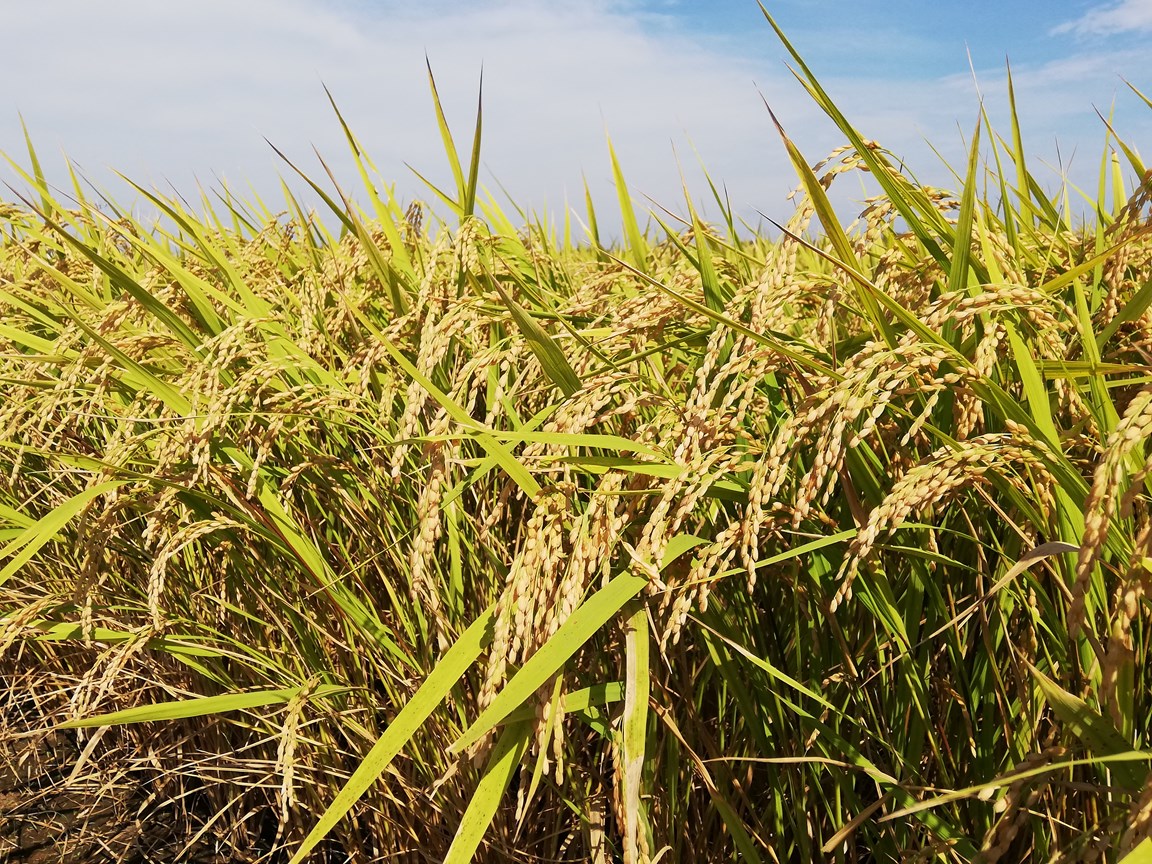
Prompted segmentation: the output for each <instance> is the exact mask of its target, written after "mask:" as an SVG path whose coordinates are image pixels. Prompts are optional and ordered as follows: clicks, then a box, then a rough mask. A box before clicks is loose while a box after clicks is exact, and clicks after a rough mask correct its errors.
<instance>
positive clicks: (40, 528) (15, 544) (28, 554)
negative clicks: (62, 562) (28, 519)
mask: <svg viewBox="0 0 1152 864" xmlns="http://www.w3.org/2000/svg"><path fill="white" fill-rule="evenodd" d="M126 482H127V481H126V480H107V481H105V482H104V483H98V484H97V485H95V486H91V487H89V488H88V489H85V490H84V491H83V492H80V493H78V494H76V495H73V496H72V497H71V498H69V499H67V500H66V501H64V502H63V503H62V504H58V505H57V506H56V507H54V508H53V509H52V511H51V512H50V513H48V514H47V515H46V516H43V517H41V518H40V519H37V520H36V521H35V522H34V523H32V524H31V525H29V526H28V527H27V528H25V529H24V530H23V531H22V532H21V533H20V534H19V535H17V537H16V539H14V540H12V541H11V542H9V543H8V544H7V545H5V546H4V547H3V548H2V549H0V560H3V559H4V558H7V557H8V556H9V555H11V556H12V560H11V561H9V562H8V563H7V564H5V565H4V567H3V569H0V586H2V585H3V584H4V583H5V582H7V581H8V580H9V579H10V578H12V575H13V574H14V573H16V571H17V570H19V569H20V568H21V567H23V566H24V565H25V564H27V563H28V562H29V561H30V560H32V556H34V555H35V554H36V553H37V552H39V551H40V549H41V548H43V546H44V545H45V544H47V543H50V542H51V541H52V540H54V539H56V536H57V535H58V534H59V533H60V530H61V529H62V528H63V527H64V526H65V525H67V524H68V523H69V522H71V521H72V520H73V519H74V518H76V516H78V515H79V514H80V513H81V511H83V510H84V508H86V507H87V506H88V505H89V504H91V503H92V502H93V501H94V500H96V498H98V497H99V496H101V495H103V494H105V493H106V492H111V491H112V490H114V489H118V488H120V487H121V486H123V485H124V484H125V483H126Z"/></svg>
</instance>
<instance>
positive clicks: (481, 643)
mask: <svg viewBox="0 0 1152 864" xmlns="http://www.w3.org/2000/svg"><path fill="white" fill-rule="evenodd" d="M494 620H495V618H494V614H493V607H489V608H488V609H487V610H485V612H484V613H483V614H481V615H480V616H479V617H478V618H477V619H476V620H475V621H473V622H472V625H471V626H470V627H469V628H468V629H467V630H465V631H464V633H462V634H461V636H460V638H459V639H457V640H456V643H455V644H454V645H453V646H452V647H451V648H449V649H448V651H447V652H446V653H445V654H444V656H443V657H441V658H440V659H439V661H437V663H436V665H435V667H433V669H432V671H431V672H429V673H428V677H427V678H425V679H424V683H422V684H421V685H420V688H419V689H418V690H417V691H416V692H415V693H414V694H413V695H412V698H411V699H409V700H408V702H407V703H406V704H405V705H404V707H403V708H402V709H400V713H399V714H397V715H396V718H395V719H394V720H393V721H392V722H391V723H389V724H388V728H387V729H385V730H384V734H383V735H381V736H380V739H379V740H378V741H377V742H376V743H375V744H374V745H373V747H372V749H371V750H369V751H368V753H367V755H366V756H365V757H364V759H363V760H362V761H361V762H360V765H359V766H357V768H356V770H355V771H354V772H353V774H352V776H351V777H349V778H348V782H347V783H345V784H344V786H343V787H342V788H341V789H340V791H339V793H337V795H336V797H335V798H334V799H333V800H332V803H331V804H329V805H328V809H327V810H325V811H324V813H323V814H322V815H321V816H320V819H319V820H318V821H317V823H316V825H315V826H314V827H313V828H312V830H311V831H310V832H309V833H308V836H307V837H305V838H304V841H303V842H302V843H301V844H300V846H299V847H298V848H297V850H296V852H295V854H293V856H292V860H291V862H290V864H300V862H301V861H303V860H304V859H305V858H306V857H307V855H308V854H309V853H310V852H311V851H312V850H313V849H315V848H316V845H317V844H318V843H320V842H321V841H322V840H323V839H324V838H325V837H327V836H328V833H329V832H330V831H331V830H332V828H333V827H334V826H335V825H336V823H337V822H339V821H340V820H341V819H343V818H344V815H345V814H346V813H347V812H348V811H349V810H351V809H352V806H353V805H354V804H355V803H356V802H357V801H359V800H360V798H361V796H362V795H363V794H364V793H365V792H366V791H367V790H368V787H370V786H371V785H372V784H373V783H375V782H376V780H377V779H378V778H379V777H380V775H381V774H383V773H384V771H385V769H387V767H388V766H389V765H390V764H391V762H392V760H393V759H394V758H395V757H396V755H397V754H398V753H399V752H400V751H401V750H402V749H403V748H404V747H405V746H406V745H407V744H408V742H409V741H411V740H412V737H413V736H414V735H415V734H416V732H417V730H419V728H420V727H421V726H422V725H424V721H425V720H427V719H428V716H429V715H430V714H431V713H432V712H433V711H434V710H436V707H437V706H438V705H439V704H440V703H441V702H443V701H444V698H445V697H446V696H447V695H448V693H449V691H450V690H451V689H452V688H453V687H454V686H455V685H456V682H457V681H459V680H460V677H461V676H462V675H463V674H464V673H465V672H466V671H467V670H468V668H469V667H470V666H471V665H472V664H473V663H475V662H476V659H477V658H478V657H479V656H480V652H481V651H483V650H484V648H485V646H487V645H488V643H489V642H490V641H491V640H492V624H493V622H494Z"/></svg>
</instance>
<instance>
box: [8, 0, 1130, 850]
mask: <svg viewBox="0 0 1152 864" xmlns="http://www.w3.org/2000/svg"><path fill="white" fill-rule="evenodd" d="M765 15H766V17H767V13H765ZM768 22H769V24H770V25H771V27H773V28H776V25H775V23H774V22H773V21H772V19H771V18H770V17H769V18H768ZM776 32H777V34H778V36H779V38H780V39H781V40H782V41H783V43H784V45H785V46H786V47H787V48H788V50H789V51H791V52H792V55H793V60H794V64H795V69H796V73H797V77H798V79H799V80H800V82H801V83H802V84H803V86H804V87H806V88H807V90H808V92H809V93H810V95H811V97H812V98H813V99H814V100H815V102H816V103H817V104H818V105H819V107H820V108H821V109H822V110H823V111H825V112H826V113H827V114H828V115H829V116H830V117H831V118H832V119H833V120H834V121H835V123H836V124H837V126H838V128H839V129H840V131H841V132H842V134H843V136H844V138H845V145H844V146H843V147H842V148H841V149H839V150H838V151H836V152H835V153H834V154H832V156H830V157H829V158H828V159H827V160H825V161H823V162H820V163H818V164H815V165H812V164H811V163H810V162H809V161H808V158H807V157H806V156H805V155H804V154H802V153H801V152H800V150H799V149H798V148H797V146H796V145H795V144H794V143H793V142H792V141H791V140H790V139H789V138H788V137H787V135H786V133H785V130H784V127H783V125H782V124H778V126H779V128H780V134H781V136H782V140H783V141H784V143H785V146H786V150H787V153H788V154H789V157H790V158H791V160H792V163H793V165H794V167H795V169H796V172H797V175H798V178H799V186H798V190H797V195H796V197H795V201H796V209H795V213H794V215H793V216H792V217H791V219H790V220H789V221H788V222H787V224H785V225H781V226H777V227H778V231H776V232H774V233H773V234H772V235H771V236H768V235H760V236H756V237H754V238H751V239H749V238H748V237H747V235H746V234H745V236H744V237H741V236H740V234H739V233H738V231H737V228H738V227H739V226H738V224H737V223H738V220H737V219H736V217H735V214H734V213H733V211H732V210H731V208H730V207H729V205H728V203H727V201H726V199H725V198H724V197H723V195H721V194H716V195H715V198H716V206H717V208H718V212H719V213H721V214H722V224H719V225H714V224H710V223H708V222H706V221H705V220H704V219H703V218H702V217H701V215H700V214H699V213H698V211H697V210H696V208H695V206H694V205H693V203H692V199H691V197H690V196H686V200H685V203H684V209H683V210H682V211H681V215H680V216H679V217H673V216H671V215H668V214H669V212H671V211H664V212H663V215H661V214H651V218H650V220H649V225H650V227H649V229H648V230H644V229H642V228H641V226H640V218H641V217H638V215H637V212H636V210H635V209H634V206H633V203H632V200H631V196H630V195H629V192H628V188H627V184H626V182H625V179H624V177H625V175H624V166H621V165H620V164H619V163H618V162H617V160H616V157H615V154H614V153H613V154H612V155H611V162H612V169H613V173H614V176H615V178H616V186H617V191H618V193H619V214H618V218H619V220H620V223H621V225H622V226H623V240H622V241H621V242H620V243H619V244H618V245H611V244H605V243H603V242H602V241H601V239H600V232H599V229H598V227H597V226H598V225H599V224H602V222H603V219H600V220H599V221H598V218H597V213H596V212H595V210H594V208H593V206H592V203H591V199H590V198H589V199H588V204H587V208H586V211H585V212H584V213H583V214H582V218H583V221H584V222H585V223H586V224H587V226H588V232H587V235H588V236H587V237H576V236H574V233H573V231H572V228H571V220H566V221H565V223H564V226H563V229H562V230H560V229H559V228H558V227H557V226H555V225H549V224H546V223H542V222H536V223H527V224H519V222H522V221H523V220H522V219H520V217H519V216H516V219H517V220H518V221H514V220H513V217H512V216H510V215H509V214H508V213H507V212H506V211H505V210H504V209H503V208H502V207H501V206H500V205H499V203H498V202H497V201H496V199H494V198H493V197H491V196H488V195H487V194H486V193H484V192H483V190H482V189H481V188H480V186H479V184H478V171H479V152H480V142H481V137H482V136H481V129H482V124H481V119H480V114H479V112H478V113H477V117H476V123H475V127H474V131H473V134H472V143H471V150H470V152H469V154H468V157H467V160H465V159H463V158H461V153H460V151H459V150H458V149H457V147H456V144H455V142H454V139H453V137H452V135H451V133H450V131H449V124H448V121H447V118H446V117H445V116H444V114H443V112H442V111H441V108H440V103H439V99H438V97H437V95H436V90H435V85H434V82H432V79H431V71H430V73H429V81H430V84H431V85H432V96H433V105H434V107H435V110H436V113H437V118H438V120H439V124H440V129H441V132H442V135H443V140H444V149H445V153H446V155H447V158H448V160H449V164H450V167H451V169H452V176H453V182H454V186H453V187H452V188H450V189H447V190H444V189H435V188H433V189H430V196H431V198H432V199H433V200H434V201H435V202H436V203H435V207H432V206H428V205H426V204H424V203H421V202H411V203H405V202H402V201H400V200H398V198H397V197H396V195H395V193H394V192H393V191H392V187H390V186H389V185H388V184H387V183H385V182H383V181H382V180H381V179H380V178H379V177H378V175H377V172H376V169H375V167H374V166H373V164H372V162H371V160H370V158H369V157H368V155H367V154H365V152H364V151H363V149H362V147H361V146H360V144H359V142H358V141H357V139H356V137H355V136H354V134H353V133H352V132H351V130H350V128H349V126H348V125H347V124H345V123H344V119H343V118H342V117H340V115H339V112H338V111H337V122H340V123H341V124H342V126H343V128H344V130H345V132H346V134H347V140H348V144H349V147H350V148H351V151H352V153H353V155H354V157H355V160H356V164H357V165H358V166H359V169H360V171H361V174H362V177H363V181H364V182H363V186H362V188H361V189H359V190H357V192H356V193H355V195H354V194H353V193H352V192H350V191H349V190H344V189H341V188H339V187H337V186H336V185H335V181H334V180H333V178H332V177H331V176H327V177H326V178H325V179H317V178H316V177H313V176H311V175H309V174H308V173H306V172H305V171H303V170H302V169H300V168H298V167H297V166H296V165H295V164H294V163H292V162H287V169H286V170H289V171H291V172H294V173H295V174H297V175H298V176H299V177H300V178H302V180H303V181H305V182H306V183H307V184H308V185H309V186H310V187H311V188H312V189H314V190H315V191H316V192H317V193H318V194H319V195H320V196H321V199H322V200H323V201H324V202H326V204H327V206H328V208H329V210H330V213H325V214H324V215H323V218H321V216H320V215H318V214H316V213H313V212H309V211H307V210H306V209H305V208H304V206H302V204H301V202H300V201H299V200H298V199H297V198H296V197H294V195H293V194H292V193H291V192H290V191H289V190H288V187H287V186H286V187H285V206H284V208H283V210H281V211H274V210H273V209H272V208H270V207H269V206H267V205H266V204H265V203H264V202H262V201H259V200H252V201H247V202H245V201H240V200H238V199H236V198H234V197H232V196H231V195H221V196H218V200H215V201H213V200H210V199H209V198H208V197H207V196H206V197H205V199H204V200H203V201H202V202H199V205H198V206H197V208H193V207H192V205H190V204H188V203H187V202H184V201H182V200H179V199H176V198H172V197H165V196H162V195H160V194H158V193H155V192H152V191H149V190H147V189H144V188H140V187H137V188H136V191H137V192H138V193H139V195H140V196H142V197H143V199H145V200H147V201H148V202H149V203H150V204H151V205H152V206H153V207H155V208H156V210H157V211H158V212H159V213H161V214H162V216H163V219H162V220H161V221H160V222H158V223H156V224H143V223H142V222H141V221H139V220H138V219H137V218H135V217H134V216H133V215H132V213H131V212H130V211H128V210H127V209H125V208H123V207H121V206H120V205H118V204H117V203H116V202H114V201H111V200H108V199H106V198H98V199H97V198H94V197H93V196H92V194H91V193H90V192H88V191H87V190H86V187H85V185H84V184H83V182H82V181H81V180H80V179H79V178H76V177H75V176H74V187H73V188H72V189H71V190H69V191H67V192H65V191H60V190H57V189H54V188H52V187H50V186H49V184H48V183H47V182H46V181H45V179H44V173H43V171H42V169H41V166H40V163H39V161H38V160H37V158H36V155H35V151H34V150H33V149H32V148H31V145H29V157H28V158H29V166H30V167H28V168H19V165H18V163H13V164H16V165H17V167H18V170H20V171H21V173H22V174H23V176H24V179H25V181H26V183H27V186H28V188H29V190H30V193H29V194H28V195H26V196H20V197H17V198H15V199H14V200H13V201H12V202H11V203H5V204H3V205H0V674H3V676H4V680H5V684H6V685H7V686H5V687H4V688H3V689H0V748H2V749H3V753H4V754H5V765H4V766H0V814H2V815H3V816H4V820H3V823H2V827H0V859H3V860H12V861H25V860H27V861H31V860H77V861H80V860H84V861H88V860H91V861H101V860H164V861H172V860H180V861H185V860H187V861H209V860H211V861H219V862H225V861H263V862H273V861H291V862H293V864H295V862H304V861H316V862H344V861H350V862H370V861H393V860H396V861H414V862H415V861H429V860H436V861H446V862H463V861H472V860H475V861H592V862H597V864H605V862H616V861H621V862H625V864H633V862H636V864H639V862H656V861H666V862H667V861H732V860H740V861H752V862H806V861H835V862H845V864H847V862H882V861H883V862H895V861H956V862H971V861H981V862H995V861H1005V862H1020V861H1029V862H1041V861H1059V862H1069V864H1070V862H1080V861H1083V862H1091V861H1108V862H1114V861H1119V860H1121V858H1122V857H1124V856H1125V855H1128V854H1129V853H1131V855H1130V856H1129V857H1128V858H1127V860H1128V861H1129V862H1133V864H1135V862H1137V861H1141V860H1148V859H1147V857H1145V858H1140V857H1139V856H1141V855H1144V856H1148V855H1149V848H1150V846H1152V844H1150V842H1149V840H1148V838H1149V837H1150V836H1152V773H1150V769H1152V766H1150V765H1149V759H1150V757H1152V751H1149V749H1148V748H1149V744H1150V743H1152V742H1150V740H1149V736H1150V735H1152V727H1150V725H1149V722H1150V721H1149V716H1150V709H1152V699H1150V698H1149V696H1150V694H1152V686H1150V685H1152V680H1150V672H1149V668H1150V667H1149V663H1148V650H1149V649H1148V628H1149V623H1150V620H1152V619H1150V616H1149V598H1148V596H1147V594H1148V591H1149V586H1150V580H1152V575H1150V571H1152V565H1150V563H1149V562H1152V518H1150V513H1149V498H1148V493H1149V492H1150V491H1152V485H1150V478H1149V470H1150V468H1152V455H1150V454H1149V452H1148V449H1147V441H1148V439H1149V436H1150V434H1152V375H1150V374H1149V356H1150V352H1152V316H1150V313H1149V305H1150V303H1152V241H1150V239H1149V218H1148V217H1149V200H1150V197H1152V185H1149V179H1148V178H1149V176H1150V174H1149V172H1148V171H1147V170H1146V168H1145V166H1144V164H1143V163H1142V162H1141V160H1140V157H1139V155H1138V153H1137V152H1136V150H1135V148H1133V147H1131V146H1129V145H1128V144H1126V143H1125V142H1123V141H1121V140H1120V139H1119V138H1118V137H1116V136H1115V135H1114V134H1113V133H1112V132H1111V129H1110V127H1109V128H1106V129H1104V130H1102V133H1103V134H1104V135H1105V136H1106V142H1105V152H1104V155H1103V158H1102V160H1101V168H1100V183H1099V192H1098V196H1097V198H1096V199H1095V200H1094V201H1092V202H1090V203H1091V204H1092V207H1093V210H1094V213H1095V219H1094V221H1092V222H1091V224H1087V225H1083V224H1076V223H1074V222H1073V220H1072V217H1071V216H1070V213H1069V208H1068V206H1067V199H1068V195H1069V192H1068V190H1060V191H1059V192H1058V193H1057V194H1056V195H1054V196H1050V195H1048V194H1047V193H1046V192H1045V190H1044V188H1043V186H1042V183H1041V181H1040V180H1039V179H1038V178H1037V177H1036V176H1035V175H1034V174H1033V173H1032V171H1031V169H1030V167H1029V164H1028V162H1027V160H1026V156H1025V152H1024V148H1023V145H1022V143H1021V141H1022V137H1021V134H1020V129H1019V124H1018V122H1017V121H1016V118H1015V112H1014V108H1013V119H1012V128H1011V130H1010V134H1009V136H1008V137H1007V138H1002V137H1000V136H998V135H997V134H996V132H995V131H994V130H993V129H992V128H991V127H990V125H989V124H988V123H987V121H986V118H983V117H982V118H981V122H980V123H979V125H978V127H977V129H976V134H974V135H973V136H972V140H971V149H970V155H969V158H968V161H967V164H966V165H965V166H963V170H961V171H957V172H956V177H957V188H956V189H955V190H952V191H946V190H940V189H934V188H928V187H925V186H923V185H919V184H917V183H916V182H915V181H913V180H912V179H910V176H909V175H907V174H905V173H903V172H902V170H901V169H900V168H899V167H898V166H899V165H900V164H901V163H900V162H899V160H898V159H896V158H895V157H894V156H893V155H892V154H890V153H889V152H887V151H886V150H885V149H884V147H883V146H882V145H881V144H878V143H876V142H873V141H870V140H867V139H865V138H863V137H862V136H861V134H860V133H859V132H857V130H856V129H855V128H854V127H853V126H852V125H851V123H850V121H849V120H848V119H847V118H846V117H845V116H844V115H843V114H842V113H841V112H840V110H839V109H838V108H837V107H836V105H835V104H834V103H833V102H832V100H831V99H830V98H829V96H828V95H827V93H826V92H825V91H824V89H823V88H822V87H821V85H820V83H819V82H818V80H817V78H816V77H815V76H814V75H813V73H812V72H811V70H809V69H808V67H807V66H806V65H805V64H804V62H803V60H802V58H801V57H800V56H799V55H798V54H796V53H795V51H794V50H793V49H792V48H791V46H790V44H789V43H788V42H787V39H786V38H785V37H784V34H783V33H781V32H780V31H779V30H778V29H776ZM1009 86H1010V85H1009ZM1145 101H1147V100H1145ZM333 107H334V108H335V103H333ZM1149 107H1150V108H1152V103H1150V104H1149ZM786 120H787V118H783V120H782V122H783V121H786ZM1125 168H1127V169H1128V170H1129V174H1126V173H1125ZM854 172H867V173H868V175H869V177H870V178H871V181H872V182H873V183H874V184H876V186H877V188H878V191H879V194H878V195H877V196H876V197H874V198H872V199H870V200H868V201H867V202H865V203H864V208H863V210H862V212H861V213H860V216H859V218H858V219H856V220H855V221H853V222H852V223H851V224H849V225H843V224H842V223H841V222H840V221H839V220H838V218H837V216H836V213H835V211H834V209H833V207H832V206H831V204H830V202H829V198H828V191H827V190H828V188H829V186H830V185H831V184H832V183H833V182H836V181H837V178H840V177H841V176H842V175H846V174H853V173H854ZM1129 175H1133V176H1135V177H1136V178H1137V182H1136V185H1135V186H1130V184H1129V182H1128V181H1127V179H1126V177H1127V176H1129ZM982 190H990V192H989V191H982ZM713 191H715V187H713ZM358 199H363V202H364V203H363V204H361V203H357V200H358ZM602 215H603V214H601V216H602ZM108 826H112V827H111V829H109V828H108ZM37 831H39V832H40V833H39V834H37V833H36V832H37ZM45 850H47V851H46V852H45ZM34 854H41V855H47V856H48V857H43V858H39V859H34V858H32V857H30V856H32V855H34ZM53 856H55V857H54V858H53Z"/></svg>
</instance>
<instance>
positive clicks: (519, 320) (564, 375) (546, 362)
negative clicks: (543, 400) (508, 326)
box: [484, 274, 584, 396]
mask: <svg viewBox="0 0 1152 864" xmlns="http://www.w3.org/2000/svg"><path fill="white" fill-rule="evenodd" d="M484 279H485V282H487V284H488V286H489V287H490V288H492V289H494V290H495V291H496V292H497V293H498V294H499V295H500V299H501V300H502V301H503V302H504V305H505V306H507V307H508V311H509V312H511V313H512V320H513V321H515V322H516V327H517V328H518V329H519V330H520V333H521V334H522V335H523V336H524V338H525V339H526V340H528V347H529V348H531V349H532V353H533V354H535V355H536V359H537V360H539V361H540V367H541V368H542V369H543V370H544V374H545V375H547V376H548V378H549V379H550V380H551V381H552V383H553V384H555V385H556V386H557V387H559V388H560V391H561V392H562V393H563V394H564V395H565V396H572V395H573V394H575V393H576V392H577V391H579V390H580V388H581V387H583V386H584V385H583V382H581V381H580V376H579V375H577V374H576V372H575V370H574V369H573V368H572V366H571V365H570V364H569V363H568V358H567V357H565V356H564V352H563V351H561V350H560V346H559V345H557V344H556V342H555V340H553V339H552V337H551V336H549V335H548V334H547V333H546V332H545V331H544V328H543V327H541V326H540V325H539V324H538V323H537V321H536V319H535V318H533V317H532V316H531V315H530V314H529V313H528V312H527V310H525V309H524V307H523V306H521V305H520V304H519V303H517V302H516V301H515V300H513V299H512V298H511V297H510V296H509V295H508V292H507V291H505V290H504V287H503V286H502V285H501V284H500V283H499V282H498V281H497V280H495V279H493V278H492V277H491V276H489V275H488V274H485V276H484Z"/></svg>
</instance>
